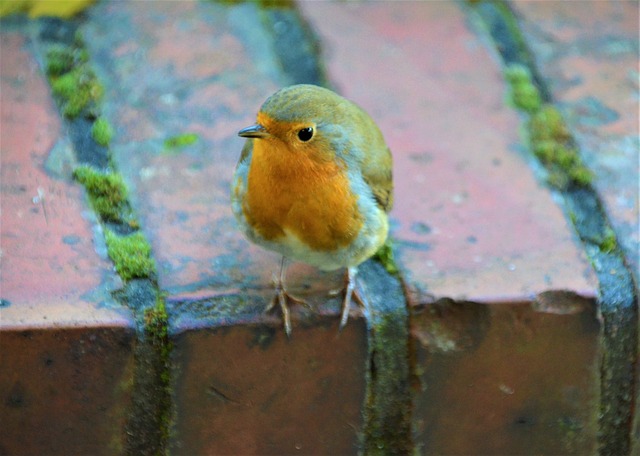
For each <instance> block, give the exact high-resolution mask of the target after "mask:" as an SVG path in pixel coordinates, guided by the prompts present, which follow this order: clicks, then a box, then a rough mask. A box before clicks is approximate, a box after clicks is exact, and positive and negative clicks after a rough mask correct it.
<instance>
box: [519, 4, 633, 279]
mask: <svg viewBox="0 0 640 456" xmlns="http://www.w3.org/2000/svg"><path fill="white" fill-rule="evenodd" d="M581 3H582V7H580V6H578V5H577V3H573V4H571V5H568V4H566V3H563V2H526V1H517V2H515V7H516V9H517V11H518V13H519V16H520V17H521V19H522V25H523V28H524V30H525V32H526V37H527V43H528V44H529V46H530V47H531V49H532V50H533V51H534V53H535V55H536V57H537V63H538V65H539V67H540V70H541V71H542V74H543V76H544V77H545V79H546V80H547V81H548V82H549V84H550V87H551V92H552V95H553V97H554V99H555V100H557V101H558V102H559V105H560V108H561V109H562V111H563V113H564V114H565V115H566V118H567V120H568V122H569V125H570V126H571V130H572V132H573V133H574V134H575V137H576V140H577V141H578V145H579V147H580V152H581V153H582V155H583V157H584V158H585V160H586V162H587V164H588V166H589V167H590V168H591V169H592V170H594V171H595V174H596V179H595V180H594V186H595V187H596V189H597V190H598V192H599V193H600V195H601V196H602V197H603V199H604V202H605V205H606V210H607V212H608V215H609V216H610V217H611V223H612V224H613V227H614V229H615V230H616V232H617V235H618V240H619V242H620V245H621V246H622V247H623V248H624V250H625V252H626V255H627V259H628V261H629V263H630V265H631V267H632V269H633V273H634V274H635V278H636V281H638V280H640V264H639V263H638V261H639V256H638V252H639V251H640V215H639V212H638V204H639V203H638V195H639V191H638V190H639V187H638V182H639V181H640V180H639V179H640V177H639V175H638V164H639V163H640V161H639V160H640V159H639V157H638V151H639V150H640V142H639V140H638V137H639V136H638V122H639V120H638V112H639V108H638V96H639V94H638V71H639V70H640V67H639V66H638V30H639V24H638V17H639V16H638V14H639V12H638V2H634V1H600V2H581Z"/></svg>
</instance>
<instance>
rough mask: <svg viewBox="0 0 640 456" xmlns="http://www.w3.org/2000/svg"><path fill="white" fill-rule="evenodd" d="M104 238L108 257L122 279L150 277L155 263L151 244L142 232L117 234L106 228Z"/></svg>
mask: <svg viewBox="0 0 640 456" xmlns="http://www.w3.org/2000/svg"><path fill="white" fill-rule="evenodd" d="M105 240H106V242H107V252H108V253H109V257H110V258H111V259H112V260H113V263H114V264H115V267H116V271H118V274H120V277H122V279H123V280H124V281H129V280H131V279H134V278H145V277H150V276H151V275H152V274H154V273H155V270H156V265H155V262H154V261H153V258H151V246H150V245H149V243H148V242H147V240H146V239H145V237H144V235H143V234H142V233H140V232H137V233H134V234H130V235H128V236H118V235H117V234H116V233H114V232H113V231H111V230H109V229H107V230H106V231H105Z"/></svg>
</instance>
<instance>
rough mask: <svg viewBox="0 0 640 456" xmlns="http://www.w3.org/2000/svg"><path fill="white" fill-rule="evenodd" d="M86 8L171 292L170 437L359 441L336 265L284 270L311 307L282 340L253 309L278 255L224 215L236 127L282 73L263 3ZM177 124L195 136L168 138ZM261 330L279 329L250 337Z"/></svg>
mask: <svg viewBox="0 0 640 456" xmlns="http://www.w3.org/2000/svg"><path fill="white" fill-rule="evenodd" d="M90 14H91V18H90V20H89V21H88V22H87V23H86V24H85V25H84V26H83V32H84V34H85V37H86V40H87V43H88V46H89V48H90V51H91V54H92V55H96V56H100V58H99V59H98V60H97V62H96V63H97V65H98V71H99V72H100V74H102V75H104V79H103V80H104V81H105V86H106V94H105V100H106V103H105V114H106V116H107V117H108V118H109V120H110V121H111V122H112V123H113V125H114V127H115V130H116V134H115V136H114V139H113V145H112V150H113V153H114V157H115V162H116V163H117V166H118V168H119V170H120V171H121V172H122V173H123V175H124V177H125V180H126V181H127V183H128V184H129V185H130V187H131V188H132V190H133V191H132V199H133V204H134V206H135V210H136V213H137V214H139V216H140V219H141V224H142V227H143V229H144V231H145V234H146V235H147V236H148V238H149V239H150V241H151V243H152V246H153V251H154V256H155V258H156V259H157V261H158V282H159V285H160V287H161V289H162V290H163V291H165V292H166V293H167V297H166V301H167V306H168V310H169V314H170V321H171V332H172V335H173V339H174V359H175V366H176V378H177V381H176V384H175V397H176V430H177V432H176V433H175V435H174V437H173V443H172V448H173V449H174V451H175V452H176V453H177V454H196V453H207V452H222V453H225V452H226V453H255V452H264V451H266V452H272V453H287V452H289V453H290V452H295V451H302V452H304V453H318V452H319V453H326V452H327V451H328V452H344V451H346V452H356V450H355V445H356V444H357V442H358V433H359V432H360V428H361V417H360V413H361V412H360V411H361V409H362V402H363V397H364V382H365V377H364V373H365V366H366V349H365V348H364V347H366V345H367V342H366V331H365V330H364V320H363V319H362V317H361V316H358V315H354V316H353V318H352V321H351V322H350V324H349V325H348V326H347V328H346V329H345V331H343V332H342V333H341V334H340V335H339V337H338V332H337V323H338V309H339V302H338V300H337V299H331V300H327V292H328V291H329V290H331V289H335V288H337V287H338V285H339V284H340V280H341V273H340V272H338V273H332V274H321V273H319V272H318V271H316V270H314V269H313V268H310V267H307V266H304V265H300V264H293V265H292V267H290V269H289V272H288V276H287V284H288V287H289V289H290V290H291V291H292V292H293V293H296V294H298V295H300V296H302V297H304V298H305V299H307V300H308V301H309V302H311V303H312V304H314V305H316V310H315V311H308V310H306V309H303V308H300V306H296V307H295V308H294V309H293V311H292V313H293V318H292V320H293V326H294V327H293V337H292V339H291V340H290V341H289V342H288V343H287V342H285V340H284V334H283V330H282V327H281V322H280V319H279V317H278V315H277V313H274V314H270V315H265V314H263V312H262V311H263V309H264V308H265V306H266V304H267V303H268V300H269V299H270V298H271V296H272V294H273V288H272V283H271V279H272V273H273V272H276V271H277V268H278V267H279V258H278V256H276V255H274V254H271V253H269V252H265V251H263V250H262V249H260V248H258V247H256V246H253V245H251V244H250V243H249V242H248V241H246V240H245V239H244V238H243V236H242V235H241V233H240V232H239V230H238V229H237V227H236V224H235V221H234V218H233V215H232V213H231V208H230V200H229V193H230V185H231V177H232V175H233V171H234V168H235V165H236V162H237V160H238V158H239V155H240V151H241V149H242V146H243V140H242V139H241V138H238V137H237V135H236V133H237V131H238V130H240V129H241V128H242V127H245V126H248V125H250V124H251V123H252V122H254V120H255V115H256V113H257V110H258V109H259V107H260V105H261V104H262V102H263V101H264V100H265V99H266V98H267V97H268V96H269V95H270V94H271V93H273V92H274V91H275V90H276V89H277V88H279V87H280V85H282V84H284V83H285V81H286V79H285V77H284V75H283V74H282V73H281V72H280V70H279V68H278V66H277V59H276V56H275V54H274V51H273V49H272V46H271V44H270V43H271V39H272V38H271V36H270V35H269V33H268V31H266V30H265V29H264V27H263V23H262V21H261V16H260V13H259V10H258V9H257V6H256V5H255V4H241V5H238V6H228V5H221V4H216V3H214V2H161V3H157V4H154V7H153V8H151V9H150V8H149V7H148V6H147V5H145V4H143V3H139V2H104V3H101V4H99V5H97V6H96V7H95V8H94V9H92V10H91V13H90ZM125 31H126V33H125ZM186 132H194V133H197V134H198V135H199V140H198V141H197V142H196V143H195V144H193V145H192V146H189V147H186V148H184V149H181V150H178V151H171V150H167V149H166V148H165V146H164V140H165V139H167V138H169V137H172V136H174V135H177V134H182V133H186ZM260 333H266V334H268V337H267V340H271V339H273V342H272V343H270V344H266V345H264V346H263V347H260V345H259V344H257V345H256V342H255V340H256V337H258V336H256V334H258V335H259V334H260ZM274 333H275V334H274ZM260 337H262V336H260ZM260 337H258V339H260ZM341 347H343V348H341ZM245 358H246V359H245ZM334 387H335V389H333V388H334ZM327 388H330V390H327ZM314 389H315V390H316V392H315V393H314V392H313V391H314ZM319 394H320V395H321V396H322V398H323V399H322V410H320V409H319V407H320V401H321V396H320V395H319ZM304 410H314V412H313V413H308V414H306V415H305V414H304V413H303V411H304ZM267 412H268V414H267ZM310 429H322V432H318V433H317V434H314V433H313V432H310V431H309V430H310ZM296 445H299V446H301V449H300V450H298V449H296ZM329 449H332V450H334V451H329Z"/></svg>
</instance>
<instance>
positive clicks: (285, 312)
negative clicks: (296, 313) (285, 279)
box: [265, 277, 311, 337]
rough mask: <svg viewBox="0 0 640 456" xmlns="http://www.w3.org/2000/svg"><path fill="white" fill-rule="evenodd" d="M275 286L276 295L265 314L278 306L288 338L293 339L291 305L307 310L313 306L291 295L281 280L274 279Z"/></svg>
mask: <svg viewBox="0 0 640 456" xmlns="http://www.w3.org/2000/svg"><path fill="white" fill-rule="evenodd" d="M273 284H274V287H275V291H276V293H275V295H274V296H273V298H272V299H271V301H270V302H269V305H268V306H267V308H266V309H265V312H271V311H272V310H273V308H274V307H275V306H276V304H277V305H278V306H279V307H280V311H281V312H282V321H283V323H284V332H285V334H286V335H287V337H291V311H290V310H289V304H299V305H303V306H305V307H307V308H311V306H310V305H309V303H308V302H307V301H305V300H304V299H302V298H298V297H296V296H293V295H292V294H290V293H289V292H288V291H287V290H286V288H285V287H284V283H282V280H281V279H278V278H275V277H274V280H273Z"/></svg>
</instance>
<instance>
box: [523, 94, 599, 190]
mask: <svg viewBox="0 0 640 456" xmlns="http://www.w3.org/2000/svg"><path fill="white" fill-rule="evenodd" d="M528 131H529V141H530V143H531V149H532V150H533V153H534V154H535V156H536V157H538V159H539V160H540V161H541V162H542V164H543V165H544V166H545V167H546V168H547V170H548V172H549V184H550V185H552V186H554V187H556V188H559V189H564V188H567V187H568V186H570V185H576V186H585V185H588V184H589V183H590V182H591V180H592V178H593V175H592V173H591V171H589V169H588V168H587V167H586V166H585V165H584V164H583V163H582V160H581V158H580V155H579V153H578V149H577V148H576V147H575V146H574V144H573V140H572V138H571V132H570V131H569V128H568V127H567V125H566V123H565V121H564V119H563V117H562V114H561V113H560V111H558V109H557V108H556V107H554V106H553V105H550V104H545V105H543V106H541V107H540V109H538V110H537V111H535V112H534V113H532V115H531V117H530V119H529V123H528Z"/></svg>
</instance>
